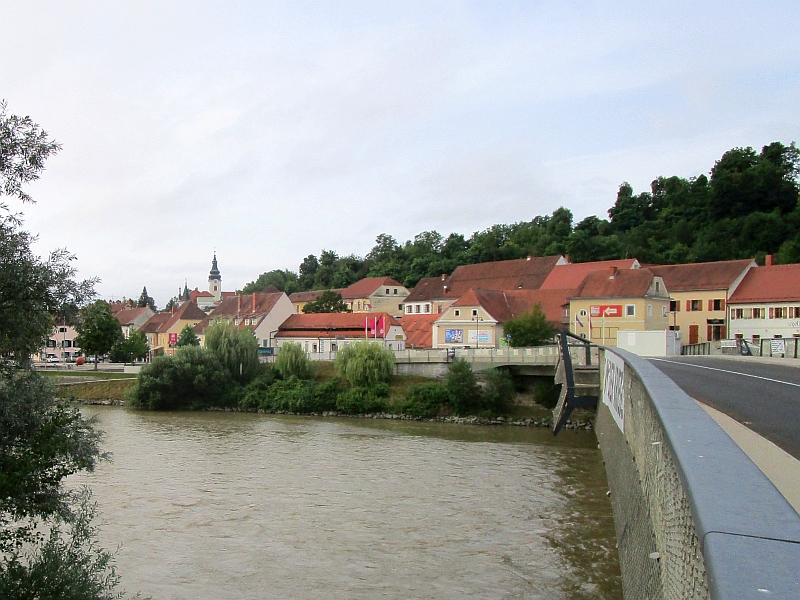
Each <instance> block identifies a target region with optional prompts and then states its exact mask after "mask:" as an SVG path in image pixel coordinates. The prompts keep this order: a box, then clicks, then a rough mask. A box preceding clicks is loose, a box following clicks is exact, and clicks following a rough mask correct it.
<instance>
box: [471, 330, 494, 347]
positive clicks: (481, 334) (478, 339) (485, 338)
mask: <svg viewBox="0 0 800 600" xmlns="http://www.w3.org/2000/svg"><path fill="white" fill-rule="evenodd" d="M468 338H469V342H470V344H475V343H478V344H490V343H491V341H492V330H491V329H480V330H478V331H475V330H474V329H470V330H469V335H468Z"/></svg>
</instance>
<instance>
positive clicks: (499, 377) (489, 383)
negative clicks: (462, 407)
mask: <svg viewBox="0 0 800 600" xmlns="http://www.w3.org/2000/svg"><path fill="white" fill-rule="evenodd" d="M483 379H484V386H483V390H482V391H481V396H482V402H481V404H482V406H483V408H484V409H486V410H489V411H492V412H498V411H500V410H502V409H503V408H504V407H505V406H506V404H507V403H508V402H509V400H511V396H512V395H513V394H514V380H513V379H512V377H511V375H510V374H509V372H508V371H504V370H502V369H492V370H490V371H488V372H487V373H486V374H485V375H484V377H483Z"/></svg>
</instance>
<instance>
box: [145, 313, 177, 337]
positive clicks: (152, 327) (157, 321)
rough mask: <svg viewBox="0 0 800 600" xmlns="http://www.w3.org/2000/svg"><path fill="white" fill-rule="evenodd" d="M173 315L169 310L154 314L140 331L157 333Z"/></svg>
mask: <svg viewBox="0 0 800 600" xmlns="http://www.w3.org/2000/svg"><path fill="white" fill-rule="evenodd" d="M171 316H172V314H171V313H168V312H160V313H156V314H154V315H153V316H152V317H150V318H149V319H148V320H147V322H146V323H145V324H144V325H142V326H141V327H140V328H139V331H143V332H144V333H157V332H158V328H159V327H161V325H162V324H163V323H164V321H166V320H167V319H169V318H170V317H171Z"/></svg>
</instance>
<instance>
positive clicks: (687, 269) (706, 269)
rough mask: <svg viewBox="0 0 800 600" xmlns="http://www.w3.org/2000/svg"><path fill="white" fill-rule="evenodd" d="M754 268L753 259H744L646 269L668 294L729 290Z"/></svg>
mask: <svg viewBox="0 0 800 600" xmlns="http://www.w3.org/2000/svg"><path fill="white" fill-rule="evenodd" d="M755 266H756V262H755V261H754V260H753V259H746V260H723V261H718V262H704V263H692V264H687V265H653V266H650V267H648V268H649V269H650V270H651V271H653V273H655V274H656V275H658V276H659V277H661V278H662V279H663V280H664V285H665V286H667V289H668V290H669V291H670V292H689V291H694V290H723V289H725V290H727V289H730V287H731V286H732V285H733V284H734V283H735V282H736V280H737V279H739V277H741V276H742V274H743V273H744V272H745V271H746V270H747V269H749V268H751V267H755Z"/></svg>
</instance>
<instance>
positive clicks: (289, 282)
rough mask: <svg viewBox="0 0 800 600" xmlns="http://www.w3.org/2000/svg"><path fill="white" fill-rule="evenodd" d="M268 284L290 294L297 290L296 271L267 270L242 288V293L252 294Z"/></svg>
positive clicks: (264, 288) (298, 287) (298, 284)
mask: <svg viewBox="0 0 800 600" xmlns="http://www.w3.org/2000/svg"><path fill="white" fill-rule="evenodd" d="M269 286H275V287H276V288H278V290H280V291H281V292H286V293H287V294H292V293H294V292H297V291H299V289H300V283H299V280H298V278H297V273H295V272H294V271H289V270H288V269H286V270H283V271H281V270H279V269H276V270H274V271H268V272H266V273H262V274H261V275H259V276H258V279H256V280H255V281H251V282H250V283H248V284H247V285H246V286H244V288H242V293H243V294H252V293H253V292H263V291H264V290H266V289H267V288H268V287H269Z"/></svg>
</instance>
